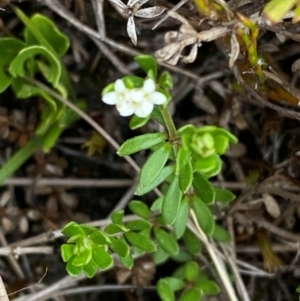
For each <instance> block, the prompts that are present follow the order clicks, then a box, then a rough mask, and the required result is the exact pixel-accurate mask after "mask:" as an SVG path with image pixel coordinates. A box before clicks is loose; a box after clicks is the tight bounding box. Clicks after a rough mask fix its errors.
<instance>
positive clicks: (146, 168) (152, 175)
mask: <svg viewBox="0 0 300 301" xmlns="http://www.w3.org/2000/svg"><path fill="white" fill-rule="evenodd" d="M171 150H172V145H171V144H170V143H165V144H164V145H163V146H161V147H160V148H159V149H157V150H156V151H154V152H153V153H152V154H151V155H150V157H149V158H148V159H147V161H146V162H145V164H144V165H143V167H142V169H141V173H140V178H139V185H140V186H142V187H144V186H148V185H150V184H151V183H152V182H153V181H154V180H155V179H156V178H157V177H158V176H159V174H160V172H161V171H162V169H163V168H164V166H165V164H166V162H167V160H168V158H169V155H170V153H171Z"/></svg>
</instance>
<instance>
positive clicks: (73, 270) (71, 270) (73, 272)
mask: <svg viewBox="0 0 300 301" xmlns="http://www.w3.org/2000/svg"><path fill="white" fill-rule="evenodd" d="M66 269H67V272H68V274H69V275H70V276H72V277H77V276H78V275H79V274H80V273H81V272H82V270H83V265H81V266H75V265H73V264H72V259H71V260H69V261H68V263H67V266H66Z"/></svg>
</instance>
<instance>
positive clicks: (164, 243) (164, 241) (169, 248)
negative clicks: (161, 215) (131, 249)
mask: <svg viewBox="0 0 300 301" xmlns="http://www.w3.org/2000/svg"><path fill="white" fill-rule="evenodd" d="M154 237H155V238H156V240H157V242H158V244H159V245H160V246H161V247H162V249H163V250H164V251H166V252H167V253H169V254H170V255H175V254H177V253H178V252H179V246H178V243H177V241H176V239H174V238H173V237H172V236H171V235H170V234H169V233H168V232H166V231H164V230H162V229H161V228H155V229H154Z"/></svg>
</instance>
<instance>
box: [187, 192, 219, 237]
mask: <svg viewBox="0 0 300 301" xmlns="http://www.w3.org/2000/svg"><path fill="white" fill-rule="evenodd" d="M192 206H193V208H194V211H195V214H196V217H197V221H198V223H199V225H200V227H201V229H202V230H203V231H204V233H206V234H207V235H209V236H210V235H212V234H213V232H214V228H215V220H214V217H213V215H212V213H211V211H210V209H209V208H208V207H207V205H206V204H205V203H203V202H202V201H201V200H200V199H199V198H197V197H194V198H193V202H192Z"/></svg>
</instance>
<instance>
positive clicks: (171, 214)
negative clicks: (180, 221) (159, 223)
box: [162, 177, 182, 225]
mask: <svg viewBox="0 0 300 301" xmlns="http://www.w3.org/2000/svg"><path fill="white" fill-rule="evenodd" d="M181 198H182V192H181V190H180V188H179V178H178V177H174V179H173V181H172V182H171V184H170V186H169V189H168V191H167V193H166V195H165V198H164V200H163V205H162V216H163V219H164V221H165V223H166V224H167V225H172V224H173V223H174V222H175V220H176V218H177V215H178V211H179V207H180V202H181Z"/></svg>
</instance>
